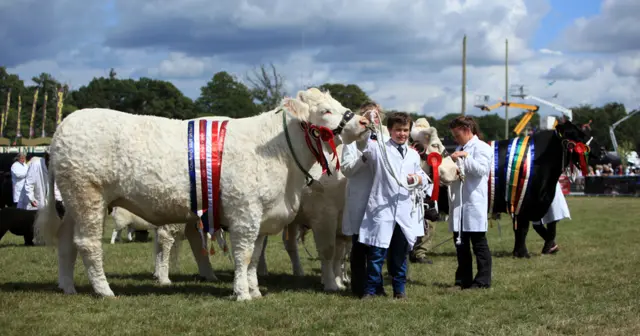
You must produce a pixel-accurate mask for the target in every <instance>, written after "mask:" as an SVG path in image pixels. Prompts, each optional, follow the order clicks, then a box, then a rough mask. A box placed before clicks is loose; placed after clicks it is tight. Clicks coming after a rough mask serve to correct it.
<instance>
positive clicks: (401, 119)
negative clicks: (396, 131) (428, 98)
mask: <svg viewBox="0 0 640 336" xmlns="http://www.w3.org/2000/svg"><path fill="white" fill-rule="evenodd" d="M395 124H400V125H406V124H409V129H411V127H413V120H412V119H411V116H410V115H409V113H406V112H393V113H391V114H389V115H388V116H387V128H388V129H389V130H391V129H392V128H393V125H395Z"/></svg>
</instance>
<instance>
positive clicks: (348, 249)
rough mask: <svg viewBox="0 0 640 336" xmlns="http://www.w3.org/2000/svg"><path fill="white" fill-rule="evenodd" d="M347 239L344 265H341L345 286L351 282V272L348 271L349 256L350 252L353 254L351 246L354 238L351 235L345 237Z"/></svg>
mask: <svg viewBox="0 0 640 336" xmlns="http://www.w3.org/2000/svg"><path fill="white" fill-rule="evenodd" d="M345 239H346V244H345V247H344V255H343V256H342V266H341V272H342V283H343V284H345V286H346V285H347V284H349V283H351V277H349V273H347V259H348V257H349V254H351V246H352V244H353V243H352V239H351V237H345Z"/></svg>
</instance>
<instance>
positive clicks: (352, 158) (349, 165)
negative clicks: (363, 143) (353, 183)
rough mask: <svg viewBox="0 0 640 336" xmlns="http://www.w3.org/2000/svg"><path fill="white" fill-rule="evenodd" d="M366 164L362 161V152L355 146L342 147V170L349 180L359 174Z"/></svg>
mask: <svg viewBox="0 0 640 336" xmlns="http://www.w3.org/2000/svg"><path fill="white" fill-rule="evenodd" d="M364 166H365V163H364V162H363V161H362V152H360V151H359V150H358V148H357V146H356V145H355V144H349V145H344V146H342V163H341V165H340V168H341V169H342V174H343V175H344V176H346V177H347V178H349V177H351V176H353V175H354V174H355V173H356V172H358V171H359V170H360V169H361V168H362V167H364Z"/></svg>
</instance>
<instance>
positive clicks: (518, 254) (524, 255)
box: [513, 251, 531, 259]
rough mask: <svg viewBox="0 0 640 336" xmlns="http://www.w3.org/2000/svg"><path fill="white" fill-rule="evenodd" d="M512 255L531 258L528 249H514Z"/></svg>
mask: <svg viewBox="0 0 640 336" xmlns="http://www.w3.org/2000/svg"><path fill="white" fill-rule="evenodd" d="M513 257H514V258H527V259H529V258H531V255H530V254H529V251H514V252H513Z"/></svg>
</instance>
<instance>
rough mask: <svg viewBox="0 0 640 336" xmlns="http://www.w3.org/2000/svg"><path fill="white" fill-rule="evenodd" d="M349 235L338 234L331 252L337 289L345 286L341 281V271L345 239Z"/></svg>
mask: <svg viewBox="0 0 640 336" xmlns="http://www.w3.org/2000/svg"><path fill="white" fill-rule="evenodd" d="M349 239H350V237H345V236H342V235H340V236H338V237H336V240H335V251H334V253H333V274H334V276H335V281H336V284H337V285H338V289H340V290H345V289H347V287H346V286H345V284H344V282H343V272H344V264H345V250H346V247H347V241H348V240H349Z"/></svg>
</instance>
